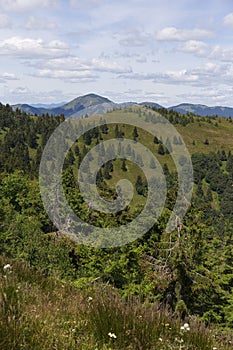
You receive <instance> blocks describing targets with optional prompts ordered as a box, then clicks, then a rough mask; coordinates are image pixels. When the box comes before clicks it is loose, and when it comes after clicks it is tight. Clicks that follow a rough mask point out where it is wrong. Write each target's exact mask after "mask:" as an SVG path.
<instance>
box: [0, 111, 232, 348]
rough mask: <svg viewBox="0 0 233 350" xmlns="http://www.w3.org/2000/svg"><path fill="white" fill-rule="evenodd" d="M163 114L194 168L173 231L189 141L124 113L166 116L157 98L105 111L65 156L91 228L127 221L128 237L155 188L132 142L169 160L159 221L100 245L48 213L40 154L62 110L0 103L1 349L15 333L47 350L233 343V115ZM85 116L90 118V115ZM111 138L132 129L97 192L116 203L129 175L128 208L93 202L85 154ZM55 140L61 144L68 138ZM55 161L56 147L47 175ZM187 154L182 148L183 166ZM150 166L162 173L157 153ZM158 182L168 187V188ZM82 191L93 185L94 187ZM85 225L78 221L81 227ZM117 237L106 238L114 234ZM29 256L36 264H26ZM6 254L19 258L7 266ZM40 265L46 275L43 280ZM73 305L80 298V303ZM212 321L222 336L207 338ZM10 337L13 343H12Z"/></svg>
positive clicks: (67, 180)
mask: <svg viewBox="0 0 233 350" xmlns="http://www.w3.org/2000/svg"><path fill="white" fill-rule="evenodd" d="M160 112H161V113H162V114H163V115H164V118H166V119H167V120H169V121H170V123H172V124H173V125H174V126H175V128H176V129H177V130H178V131H179V132H180V134H181V135H182V136H183V139H184V140H185V143H186V144H187V147H188V148H189V151H190V153H191V156H192V163H193V169H194V190H193V196H192V201H191V205H190V207H189V210H188V211H187V213H186V215H185V217H184V218H182V220H181V223H180V224H179V225H177V226H176V227H175V228H174V230H173V231H172V232H168V231H167V230H166V225H167V222H168V220H169V217H170V216H171V214H172V211H173V208H174V204H175V202H176V197H177V190H178V184H179V179H178V177H177V172H176V166H175V164H174V162H173V160H172V157H171V153H172V152H173V147H175V144H177V142H178V143H179V144H181V143H180V142H182V140H180V139H179V138H174V137H173V138H172V139H171V141H170V146H168V142H167V139H166V137H163V139H161V138H160V137H159V138H158V137H157V138H156V137H153V136H151V135H150V133H149V132H147V131H146V130H144V129H142V128H140V127H137V128H136V130H135V128H134V127H133V126H130V125H127V124H125V123H124V121H125V120H130V118H131V117H134V116H137V117H139V118H143V120H144V121H145V122H146V121H149V120H151V121H152V120H154V118H155V115H157V111H156V110H154V107H152V108H146V107H144V106H135V105H133V106H128V107H126V108H124V109H121V110H113V111H111V112H108V113H106V114H105V116H104V117H103V116H102V122H103V123H102V125H101V126H100V127H98V128H93V129H92V130H89V131H88V132H86V133H85V134H84V135H83V136H82V137H81V138H80V139H79V140H77V141H76V142H75V143H74V144H73V146H72V148H71V149H70V150H69V152H68V153H67V155H66V158H65V161H64V165H63V170H62V184H63V191H64V193H65V196H66V199H67V201H68V203H69V205H70V207H71V208H72V209H73V211H74V212H75V213H76V215H78V216H79V217H80V218H81V219H82V220H83V221H84V222H87V223H89V224H91V225H93V229H94V230H95V226H97V227H100V228H106V227H107V228H108V227H118V226H119V227H120V229H121V231H120V234H121V233H122V236H124V237H126V238H127V237H128V234H130V233H132V232H131V231H132V230H130V228H128V227H126V226H127V224H128V223H129V222H131V221H132V220H133V219H134V218H135V217H137V216H138V214H139V213H140V212H141V210H142V207H144V205H145V203H146V202H147V195H148V184H147V182H146V178H145V175H144V169H143V168H144V164H145V162H147V161H148V159H147V158H146V157H142V155H141V154H140V153H138V152H137V149H136V148H134V146H135V145H136V144H137V143H138V144H139V143H142V144H143V145H144V146H145V147H146V148H147V149H150V150H151V152H152V153H153V154H154V155H155V157H156V158H157V159H158V162H159V163H160V164H161V167H162V169H163V173H164V176H165V178H166V183H167V195H166V201H165V205H164V209H163V211H162V213H161V215H160V217H159V218H158V220H157V221H156V222H155V223H154V225H153V226H152V227H151V228H150V229H149V230H148V232H146V233H145V234H144V235H143V236H142V237H140V238H139V239H137V240H135V241H133V242H132V243H128V244H125V245H123V246H118V247H109V248H104V249H100V248H99V246H98V247H89V246H86V245H84V244H78V243H76V242H73V241H72V240H71V239H70V236H69V235H67V236H66V235H64V233H61V232H60V231H59V230H58V229H57V228H56V226H55V225H54V223H53V222H51V220H50V218H49V216H48V214H47V213H46V211H45V208H44V206H43V202H42V199H41V193H40V187H39V176H38V171H39V166H40V159H41V156H42V152H43V149H44V147H45V145H46V143H47V141H48V139H49V138H50V135H51V134H52V133H53V131H54V130H55V129H56V128H57V126H58V125H60V124H61V123H62V122H63V121H64V116H62V115H61V116H57V117H50V116H48V115H45V116H44V117H43V118H40V117H32V116H30V115H26V114H25V113H21V112H20V111H19V110H17V111H16V112H14V111H13V110H12V109H11V107H10V106H9V105H6V106H3V105H1V104H0V255H1V256H3V258H2V259H0V270H1V273H0V312H1V314H0V336H1V337H0V346H1V348H2V349H4V350H5V349H11V348H12V349H14V348H19V346H18V343H17V342H18V341H20V344H22V345H23V346H24V348H26V349H27V348H28V349H37V348H39V345H38V344H40V349H41V348H43V344H45V347H47V348H49V349H50V348H64V349H66V348H70V349H73V348H75V347H76V348H80V349H83V350H87V349H90V348H98V349H101V350H106V349H122V350H129V349H130V348H131V349H137V350H140V349H150V348H151V349H154V348H155V344H156V349H158V350H160V349H161V350H162V349H164V348H165V349H166V348H173V349H177V350H178V349H180V348H181V347H182V346H183V345H182V344H185V346H186V348H187V349H188V348H189V349H194V348H195V349H197V350H209V349H210V348H214V347H217V348H218V347H219V348H222V349H229V344H230V343H229V342H230V341H232V337H231V335H227V336H226V338H225V337H224V334H226V333H224V332H225V331H224V332H222V329H223V328H224V329H228V330H229V332H230V330H231V329H232V327H233V318H232V310H233V299H232V285H233V278H232V276H233V264H232V237H233V225H232V222H233V210H232V202H233V187H232V179H233V175H232V174H233V156H232V151H233V145H232V139H233V137H232V135H233V123H232V120H231V119H229V118H224V119H222V118H217V117H196V116H193V115H191V114H189V115H183V114H180V113H178V112H176V111H171V110H167V109H161V111H160ZM111 116H112V117H113V119H114V117H117V116H118V117H119V116H120V117H121V118H122V120H123V122H122V123H120V124H116V125H115V124H112V125H110V124H107V118H108V117H109V118H110V117H111ZM93 119H94V118H93ZM78 123H79V126H80V128H81V126H82V125H83V124H84V121H83V120H80V121H78ZM66 124H67V123H66ZM113 138H120V139H122V138H127V139H131V140H132V143H131V147H129V148H125V149H124V150H123V151H122V146H121V143H122V142H121V141H118V145H117V147H116V149H117V152H118V149H121V152H122V153H121V154H122V157H121V159H115V158H114V159H112V160H111V161H109V162H106V163H105V164H103V165H102V166H101V167H100V168H99V170H98V172H97V178H96V187H97V190H98V193H99V194H100V196H101V197H103V198H105V199H106V200H109V201H114V200H115V199H116V196H117V192H116V185H117V183H118V181H119V180H121V179H128V180H129V181H130V182H131V184H132V185H133V190H134V191H133V192H134V193H133V199H132V201H131V202H130V203H129V205H127V206H126V207H125V208H123V209H122V210H120V211H119V212H117V213H108V212H107V213H106V212H103V211H101V210H95V209H94V208H92V207H91V206H90V205H88V204H87V203H86V202H85V200H84V199H83V197H82V195H81V192H80V188H79V186H78V182H77V175H78V171H79V170H78V169H79V167H80V164H81V163H82V162H83V160H84V157H85V156H86V155H87V154H88V159H89V160H90V162H92V161H93V154H92V157H91V155H90V153H89V151H90V150H92V149H93V148H94V147H95V146H96V145H99V147H100V150H101V152H102V154H106V153H108V154H109V153H110V152H112V149H110V148H109V147H108V146H107V145H106V144H104V141H107V140H111V139H113ZM67 142H69V140H67ZM119 144H120V146H119ZM54 145H55V149H58V150H59V149H60V146H61V143H60V142H59V143H55V144H54ZM135 147H136V146H135ZM124 152H125V153H124ZM126 153H127V154H129V153H130V154H133V153H134V157H135V156H136V159H137V162H138V165H136V164H135V162H133V161H130V160H125V159H124V158H125V157H124V156H125V154H126ZM140 155H141V157H140ZM134 157H133V158H132V159H134ZM150 159H151V158H150ZM150 159H149V160H150ZM56 160H57V157H56V153H53V152H51V153H50V154H49V158H48V163H47V164H46V167H45V168H44V169H45V170H47V171H48V172H46V177H45V178H46V180H50V179H51V180H52V179H53V177H51V178H50V176H51V175H53V169H55V168H56ZM185 161H186V159H184V158H180V159H179V162H180V163H181V164H180V165H182V164H185V163H184V162H185ZM84 163H85V162H84ZM148 164H149V168H150V169H149V171H150V172H151V173H153V172H154V171H155V170H154V169H155V168H156V166H157V164H155V163H153V162H151V161H150V163H149V162H148ZM91 169H92V168H91V165H89V167H88V166H86V168H85V169H84V173H85V174H86V175H85V176H87V178H88V179H90V184H91V182H92V183H95V181H93V173H92V171H91ZM157 180H158V179H157V178H156V177H155V179H154V180H153V181H154V182H153V184H154V185H155V186H156V185H157V183H158V182H157ZM155 189H156V191H157V193H160V187H159V190H158V187H155ZM84 190H85V191H88V186H85V189H84ZM59 200H60V198H59ZM50 204H52V203H50ZM52 207H53V208H54V209H56V208H57V207H56V206H52ZM55 214H56V212H55ZM152 215H153V216H154V212H152ZM57 218H58V220H59V219H60V216H57ZM68 219H69V218H68ZM64 220H66V218H64V217H61V221H62V222H64ZM65 223H66V221H65ZM142 224H143V222H142ZM144 224H145V223H144ZM139 225H141V223H139ZM83 228H85V227H84V226H83V224H82V223H81V224H80V226H79V227H78V234H79V233H82V232H83ZM64 231H65V230H64ZM94 232H95V231H94ZM133 233H134V231H133ZM108 238H109V237H108V236H107V235H105V236H104V237H103V239H104V240H105V241H106V240H107V239H108ZM115 238H117V237H115ZM101 239H102V237H101ZM22 261H23V264H25V265H24V266H27V268H29V267H30V271H28V270H27V271H25V267H23V266H19V265H20V264H22ZM7 264H10V265H12V268H9V266H8V267H4V266H6V265H7ZM17 266H18V267H17ZM36 271H37V272H38V271H39V273H40V274H41V275H40V276H39V277H38V278H37V277H36V276H37V275H36ZM1 275H2V276H1ZM4 276H5V277H4ZM54 278H55V281H56V282H55V283H53V281H54ZM51 280H52V282H51ZM63 286H64V287H63ZM63 292H64V293H63ZM105 292H106V294H104V293H105ZM112 292H113V294H112ZM1 293H2V294H1ZM67 293H68V294H67ZM69 293H70V294H69ZM98 293H99V294H98ZM89 297H90V298H89ZM63 299H64V300H63ZM78 300H80V301H81V302H80V304H79V302H78ZM92 300H93V301H94V302H93V304H91V301H92ZM72 303H74V304H75V305H76V306H75V307H74V308H73V309H72V305H73V304H72ZM76 303H77V304H76ZM79 305H80V307H77V306H79ZM63 306H64V307H63ZM76 307H77V309H76ZM80 308H81V309H80ZM157 315H158V316H159V323H158V322H157V318H156V317H157ZM77 320H78V321H77ZM74 321H75V322H76V323H74ZM200 322H201V326H199V325H200ZM184 323H189V324H190V327H188V328H189V330H188V329H186V331H185V329H184V326H182V327H183V328H182V329H181V328H180V326H181V325H182V324H184ZM73 324H75V326H74V327H73ZM204 324H207V325H210V324H211V325H212V327H213V328H214V329H216V328H217V329H218V331H217V333H218V335H216V336H215V337H212V336H211V337H209V335H208V334H209V333H208V330H206V328H205V326H204ZM71 327H72V328H71ZM109 327H111V328H110V329H109ZM73 329H74V331H73ZM185 332H186V333H185ZM109 333H110V335H109ZM113 334H115V336H116V338H115V337H114V336H113ZM210 334H211V333H210ZM212 334H213V333H212ZM160 338H161V339H162V341H161V340H160ZM41 339H43V344H42V345H41ZM11 341H13V342H15V343H13V345H12V343H11ZM33 342H34V343H33ZM15 344H16V345H15ZM145 344H147V345H145ZM148 344H149V345H148ZM230 346H231V344H230Z"/></svg>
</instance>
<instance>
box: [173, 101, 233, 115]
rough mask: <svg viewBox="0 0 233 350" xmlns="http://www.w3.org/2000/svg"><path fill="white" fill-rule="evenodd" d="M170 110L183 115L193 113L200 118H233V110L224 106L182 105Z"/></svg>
mask: <svg viewBox="0 0 233 350" xmlns="http://www.w3.org/2000/svg"><path fill="white" fill-rule="evenodd" d="M168 109H169V110H171V109H172V110H174V111H177V112H179V113H182V114H186V113H193V114H196V115H199V116H219V117H225V118H228V117H233V108H230V107H222V106H215V107H208V106H205V105H201V104H190V103H182V104H179V105H177V106H173V107H169V108H168Z"/></svg>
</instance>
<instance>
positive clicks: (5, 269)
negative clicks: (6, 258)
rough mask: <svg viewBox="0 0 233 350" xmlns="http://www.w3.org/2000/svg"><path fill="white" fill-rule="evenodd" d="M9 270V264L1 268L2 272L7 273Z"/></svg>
mask: <svg viewBox="0 0 233 350" xmlns="http://www.w3.org/2000/svg"><path fill="white" fill-rule="evenodd" d="M10 270H11V265H10V264H6V265H5V266H3V271H4V272H7V271H10Z"/></svg>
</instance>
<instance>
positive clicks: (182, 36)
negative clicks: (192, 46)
mask: <svg viewBox="0 0 233 350" xmlns="http://www.w3.org/2000/svg"><path fill="white" fill-rule="evenodd" d="M213 35H214V34H213V32H211V31H208V30H205V29H192V30H189V29H177V28H175V27H166V28H163V29H161V30H159V31H158V32H157V34H156V39H157V40H160V41H186V40H193V39H201V38H210V37H212V36H213Z"/></svg>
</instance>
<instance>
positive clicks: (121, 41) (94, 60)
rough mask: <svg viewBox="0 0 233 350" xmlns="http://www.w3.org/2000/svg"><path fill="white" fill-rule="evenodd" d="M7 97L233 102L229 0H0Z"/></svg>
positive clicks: (0, 64)
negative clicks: (88, 96)
mask: <svg viewBox="0 0 233 350" xmlns="http://www.w3.org/2000/svg"><path fill="white" fill-rule="evenodd" d="M0 8H1V11H0V101H1V102H2V103H10V104H13V103H20V102H26V103H54V102H63V101H70V100H71V99H73V98H75V97H77V96H80V95H84V94H86V93H90V92H94V93H97V94H100V95H103V96H106V97H108V98H110V99H111V100H113V101H115V102H123V101H138V102H140V101H154V102H157V103H160V104H162V105H164V106H171V105H175V104H178V103H181V102H190V103H202V104H208V105H211V106H213V105H225V106H232V107H233V1H232V0H178V1H171V0H82V1H81V0H66V1H65V0H0Z"/></svg>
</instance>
